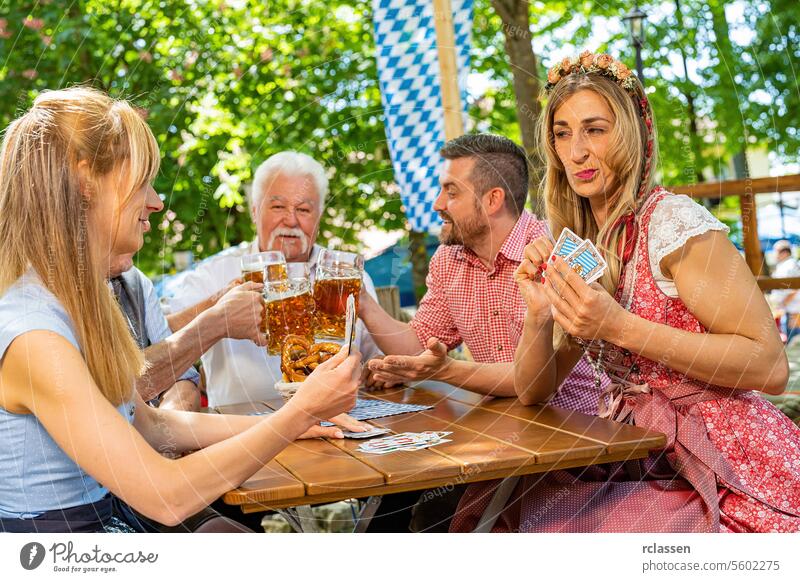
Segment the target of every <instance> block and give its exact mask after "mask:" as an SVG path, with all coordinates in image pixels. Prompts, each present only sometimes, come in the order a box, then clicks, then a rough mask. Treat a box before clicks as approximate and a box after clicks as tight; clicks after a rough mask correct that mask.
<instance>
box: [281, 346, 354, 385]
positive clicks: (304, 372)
mask: <svg viewBox="0 0 800 582" xmlns="http://www.w3.org/2000/svg"><path fill="white" fill-rule="evenodd" d="M339 349H340V346H339V344H335V343H333V342H322V343H319V344H312V343H311V342H309V341H308V340H307V339H306V338H304V337H302V336H299V335H288V336H286V340H284V342H283V349H282V350H281V372H283V381H284V382H303V381H304V380H305V379H306V378H307V377H308V376H310V375H311V373H312V372H313V371H314V370H316V369H317V366H319V365H320V364H321V363H322V362H325V361H327V360H329V359H330V358H332V357H333V356H334V355H335V354H337V353H339Z"/></svg>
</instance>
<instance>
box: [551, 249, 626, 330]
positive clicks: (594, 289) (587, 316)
mask: <svg viewBox="0 0 800 582" xmlns="http://www.w3.org/2000/svg"><path fill="white" fill-rule="evenodd" d="M544 281H545V283H544V285H543V286H542V287H543V288H544V292H545V294H546V296H547V298H548V301H549V303H550V304H551V305H552V315H553V319H554V320H555V322H556V323H557V324H558V325H560V326H561V328H562V329H563V330H564V331H565V332H566V333H568V334H569V335H571V336H574V337H579V338H582V339H586V340H591V339H604V340H610V341H613V340H614V338H615V337H617V334H618V333H619V329H620V327H621V325H622V322H623V321H624V320H625V317H624V316H625V315H627V313H628V312H627V311H625V310H624V309H623V308H622V307H621V306H620V304H619V303H617V302H616V300H615V299H614V298H613V297H612V296H611V295H609V293H608V292H607V291H606V290H605V289H604V288H603V287H602V286H601V285H600V284H599V283H592V284H591V285H587V284H586V281H584V280H583V279H582V278H581V276H580V275H579V274H578V273H576V272H575V271H574V270H573V269H572V268H571V267H570V266H569V265H568V264H567V262H566V261H564V259H562V258H561V257H556V258H555V259H554V260H553V261H552V262H551V266H550V268H549V269H548V270H547V272H546V274H545V276H544Z"/></svg>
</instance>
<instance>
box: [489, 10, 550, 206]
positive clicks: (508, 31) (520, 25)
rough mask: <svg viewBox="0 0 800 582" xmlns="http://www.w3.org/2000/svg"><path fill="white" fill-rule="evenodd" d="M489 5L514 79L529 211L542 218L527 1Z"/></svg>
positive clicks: (535, 83) (536, 106)
mask: <svg viewBox="0 0 800 582" xmlns="http://www.w3.org/2000/svg"><path fill="white" fill-rule="evenodd" d="M492 6H493V7H494V9H495V10H496V11H497V14H498V15H499V16H500V19H501V20H502V21H503V36H504V37H505V44H506V52H507V53H508V58H509V61H510V63H511V73H512V75H513V78H514V96H515V97H516V104H517V119H518V120H519V128H520V133H521V135H522V146H523V147H524V148H525V152H526V153H527V154H528V161H529V164H528V168H529V180H528V190H529V195H530V199H531V207H532V209H533V212H534V213H535V214H537V215H538V216H544V200H541V199H540V197H539V183H540V182H541V179H542V176H543V175H544V165H543V164H542V160H540V159H539V153H538V144H539V139H538V135H537V132H536V122H537V120H538V118H539V113H540V112H541V110H542V106H541V104H540V103H539V92H540V90H541V83H540V82H539V78H538V76H537V71H538V68H539V67H538V64H537V61H536V55H535V54H534V52H533V44H532V43H531V28H530V17H529V12H528V9H529V2H528V1H527V0H492Z"/></svg>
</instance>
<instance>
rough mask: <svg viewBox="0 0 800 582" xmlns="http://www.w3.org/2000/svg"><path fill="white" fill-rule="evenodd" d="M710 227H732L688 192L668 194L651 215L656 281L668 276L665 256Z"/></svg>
mask: <svg viewBox="0 0 800 582" xmlns="http://www.w3.org/2000/svg"><path fill="white" fill-rule="evenodd" d="M710 230H724V231H725V232H728V231H729V230H730V229H729V228H728V227H727V226H725V225H724V224H722V223H721V222H720V221H719V220H717V219H716V218H714V216H713V215H712V214H711V213H710V212H709V211H708V210H706V209H705V208H704V207H703V206H701V205H699V204H698V203H696V202H695V201H694V200H692V199H691V198H689V197H688V196H684V195H682V194H681V195H671V196H666V197H665V198H664V199H663V200H661V201H660V202H659V203H658V206H657V207H656V208H655V210H653V215H652V216H651V218H650V228H649V232H648V241H647V247H648V248H647V250H648V254H649V255H650V268H651V269H652V271H653V277H654V278H655V279H656V281H660V280H665V279H666V277H665V276H664V275H663V274H662V273H661V266H660V264H661V259H663V258H664V257H666V256H667V255H668V254H670V253H672V252H674V251H676V250H678V249H679V248H681V247H682V246H683V245H685V244H686V243H687V241H688V240H689V239H690V238H692V237H695V236H700V235H701V234H705V233H706V232H708V231H710Z"/></svg>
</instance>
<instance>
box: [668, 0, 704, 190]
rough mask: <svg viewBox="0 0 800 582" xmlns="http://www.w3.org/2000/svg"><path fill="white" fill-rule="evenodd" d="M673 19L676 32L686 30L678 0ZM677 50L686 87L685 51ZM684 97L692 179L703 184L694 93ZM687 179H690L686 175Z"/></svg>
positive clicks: (702, 166)
mask: <svg viewBox="0 0 800 582" xmlns="http://www.w3.org/2000/svg"><path fill="white" fill-rule="evenodd" d="M675 17H676V19H677V21H678V30H686V28H685V26H684V23H683V10H682V9H681V3H680V0H675ZM678 49H679V51H680V53H681V60H682V61H683V81H684V84H685V85H686V86H687V87H688V86H689V85H690V81H689V69H688V67H687V65H686V61H687V59H686V51H685V50H684V48H683V45H682V44H679V45H678ZM683 95H684V97H686V110H687V111H686V112H687V114H688V117H689V143H690V145H691V148H692V154H693V157H694V179H695V180H696V181H697V183H702V182H705V178H704V177H703V169H704V168H705V167H706V162H705V157H704V156H703V139H702V137H701V136H700V131H699V129H698V127H697V110H696V108H695V104H694V92H693V91H692V90H690V89H688V88H687V89H686V90H684V91H683ZM686 178H687V179H689V178H690V177H689V176H688V175H687V176H686Z"/></svg>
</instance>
